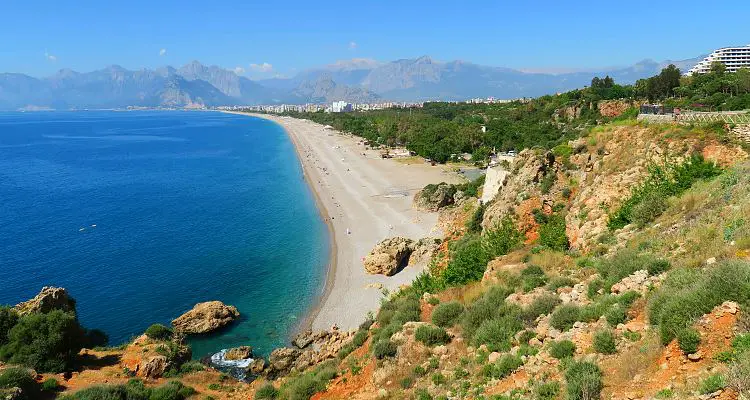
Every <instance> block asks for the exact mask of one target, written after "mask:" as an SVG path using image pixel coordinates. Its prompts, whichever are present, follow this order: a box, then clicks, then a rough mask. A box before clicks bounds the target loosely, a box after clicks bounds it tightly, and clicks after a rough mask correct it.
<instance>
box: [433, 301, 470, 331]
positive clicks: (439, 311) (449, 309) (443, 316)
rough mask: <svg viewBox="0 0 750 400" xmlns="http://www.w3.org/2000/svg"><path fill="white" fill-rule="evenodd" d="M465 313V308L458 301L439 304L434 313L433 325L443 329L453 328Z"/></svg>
mask: <svg viewBox="0 0 750 400" xmlns="http://www.w3.org/2000/svg"><path fill="white" fill-rule="evenodd" d="M463 312H464V306H463V305H461V303H459V302H457V301H449V302H445V303H441V304H438V306H437V307H435V310H433V311H432V323H433V324H435V325H437V326H440V327H443V328H447V327H451V326H453V325H455V324H456V323H457V322H458V320H459V319H460V318H461V314H463Z"/></svg>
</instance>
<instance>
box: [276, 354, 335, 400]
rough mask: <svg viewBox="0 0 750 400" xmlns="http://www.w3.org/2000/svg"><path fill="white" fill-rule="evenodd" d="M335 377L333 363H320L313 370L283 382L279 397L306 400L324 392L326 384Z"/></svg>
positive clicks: (289, 399)
mask: <svg viewBox="0 0 750 400" xmlns="http://www.w3.org/2000/svg"><path fill="white" fill-rule="evenodd" d="M336 376H338V370H337V369H336V363H335V362H334V361H328V362H325V363H322V364H320V365H318V366H317V367H315V368H314V369H313V370H311V371H308V372H305V373H303V374H301V375H298V376H296V377H294V378H292V379H288V380H287V381H286V382H284V384H283V385H282V386H281V389H280V392H281V393H280V395H281V397H282V398H284V399H288V400H308V399H310V397H312V396H313V395H314V394H315V393H318V392H321V391H323V390H325V388H326V386H328V382H329V381H330V380H331V379H333V378H335V377H336Z"/></svg>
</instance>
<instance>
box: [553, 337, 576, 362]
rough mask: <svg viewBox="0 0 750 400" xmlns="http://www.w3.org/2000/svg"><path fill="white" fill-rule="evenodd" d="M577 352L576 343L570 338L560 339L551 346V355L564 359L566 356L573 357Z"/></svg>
mask: <svg viewBox="0 0 750 400" xmlns="http://www.w3.org/2000/svg"><path fill="white" fill-rule="evenodd" d="M575 353H576V345H575V343H573V342H571V341H570V340H560V341H558V342H552V344H551V345H550V347H549V355H551V356H552V357H555V358H557V359H558V360H562V359H564V358H571V357H573V355H574V354H575Z"/></svg>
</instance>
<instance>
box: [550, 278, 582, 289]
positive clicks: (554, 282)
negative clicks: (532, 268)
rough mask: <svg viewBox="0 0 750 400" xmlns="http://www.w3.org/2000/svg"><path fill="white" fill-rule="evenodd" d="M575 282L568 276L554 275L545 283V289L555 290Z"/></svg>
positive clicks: (570, 285)
mask: <svg viewBox="0 0 750 400" xmlns="http://www.w3.org/2000/svg"><path fill="white" fill-rule="evenodd" d="M575 283H576V282H575V281H574V280H573V279H571V278H568V277H567V276H555V277H552V278H551V279H550V280H549V282H548V283H547V290H550V291H552V292H555V291H557V289H559V288H561V287H572V286H573V285H574V284H575Z"/></svg>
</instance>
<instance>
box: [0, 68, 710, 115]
mask: <svg viewBox="0 0 750 400" xmlns="http://www.w3.org/2000/svg"><path fill="white" fill-rule="evenodd" d="M700 59H702V57H697V58H694V59H688V60H682V61H663V62H656V61H652V60H644V61H641V62H639V63H636V64H634V65H632V66H628V67H623V68H609V69H601V70H598V71H585V72H569V73H560V74H552V73H539V72H524V71H520V70H515V69H510V68H502V67H490V66H483V65H478V64H472V63H469V62H465V61H450V62H440V61H435V60H433V59H432V58H430V57H428V56H422V57H418V58H414V59H402V60H396V61H392V62H386V63H380V62H377V61H374V60H369V59H352V60H347V61H340V62H337V63H335V64H331V65H327V66H323V67H319V68H313V69H309V70H306V71H303V72H301V73H299V74H297V75H296V76H294V77H291V78H274V79H265V80H258V81H254V80H251V79H248V78H247V77H244V76H241V75H238V74H236V73H235V72H234V71H230V70H227V69H224V68H221V67H218V66H205V65H203V64H201V63H200V62H198V61H193V62H191V63H189V64H187V65H184V66H182V67H180V68H177V69H176V68H173V67H169V66H168V67H162V68H157V69H153V70H151V69H141V70H135V71H132V70H127V69H125V68H123V67H120V66H117V65H112V66H109V67H106V68H104V69H101V70H97V71H92V72H86V73H80V72H75V71H72V70H70V69H63V70H60V71H59V72H58V73H57V74H55V75H53V76H50V77H46V78H34V77H31V76H28V75H24V74H18V73H0V110H16V109H40V108H44V109H49V108H51V109H81V108H119V107H126V106H142V107H194V106H219V105H251V104H280V103H286V104H303V103H328V102H331V101H336V100H345V101H349V102H374V101H381V100H383V101H384V100H389V101H407V102H411V101H428V100H448V101H452V100H465V99H469V98H477V97H490V96H492V97H496V98H503V99H510V98H519V97H536V96H540V95H544V94H552V93H556V92H562V91H567V90H571V89H575V88H580V87H583V86H585V85H588V84H589V83H590V82H591V78H593V77H594V76H602V77H603V76H604V75H609V76H611V77H613V78H614V79H615V81H616V82H618V83H633V82H635V81H636V80H637V79H641V78H646V77H649V76H653V75H655V74H657V73H658V72H659V71H660V70H661V68H663V67H665V66H666V65H668V64H670V63H673V64H675V65H677V66H678V67H680V69H681V70H683V71H685V70H686V69H688V68H690V67H691V66H692V65H694V64H695V63H697V62H698V61H699V60H700Z"/></svg>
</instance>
